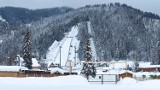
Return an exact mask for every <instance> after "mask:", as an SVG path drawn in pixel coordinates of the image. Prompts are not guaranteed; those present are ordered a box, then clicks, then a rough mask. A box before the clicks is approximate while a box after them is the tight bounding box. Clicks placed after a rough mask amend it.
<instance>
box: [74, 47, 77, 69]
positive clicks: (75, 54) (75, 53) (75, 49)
mask: <svg viewBox="0 0 160 90" xmlns="http://www.w3.org/2000/svg"><path fill="white" fill-rule="evenodd" d="M74 53H75V62H76V58H77V57H76V53H77V52H76V46H74ZM75 66H76V64H75Z"/></svg>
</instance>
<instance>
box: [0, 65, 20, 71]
mask: <svg viewBox="0 0 160 90" xmlns="http://www.w3.org/2000/svg"><path fill="white" fill-rule="evenodd" d="M20 69H21V67H20V66H0V71H6V72H19V70H20Z"/></svg>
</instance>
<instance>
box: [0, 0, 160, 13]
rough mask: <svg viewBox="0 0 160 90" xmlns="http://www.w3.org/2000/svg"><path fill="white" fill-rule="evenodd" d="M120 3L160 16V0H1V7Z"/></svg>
mask: <svg viewBox="0 0 160 90" xmlns="http://www.w3.org/2000/svg"><path fill="white" fill-rule="evenodd" d="M111 2H112V3H114V2H120V3H125V4H127V5H130V6H132V7H134V8H138V9H141V10H143V11H148V12H153V13H156V14H159V15H160V0H0V7H3V6H15V7H24V8H29V9H39V8H51V7H60V6H69V7H73V8H78V7H82V6H85V5H89V4H90V5H93V4H102V3H106V4H108V3H111Z"/></svg>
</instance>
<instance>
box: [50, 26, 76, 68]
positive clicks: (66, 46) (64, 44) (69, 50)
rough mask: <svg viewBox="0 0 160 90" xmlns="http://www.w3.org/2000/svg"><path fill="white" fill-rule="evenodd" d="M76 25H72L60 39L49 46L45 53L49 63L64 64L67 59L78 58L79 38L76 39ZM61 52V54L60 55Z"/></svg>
mask: <svg viewBox="0 0 160 90" xmlns="http://www.w3.org/2000/svg"><path fill="white" fill-rule="evenodd" d="M77 34H78V25H77V26H73V27H72V29H71V31H70V32H69V33H67V34H66V36H65V37H64V38H63V39H62V40H61V41H60V42H57V41H55V42H54V43H53V44H52V45H51V46H50V48H49V51H48V53H47V60H49V64H50V63H52V62H53V63H56V64H60V58H61V66H66V63H67V61H68V60H72V61H75V60H78V57H77V53H75V52H76V51H77V50H78V48H79V40H78V39H77ZM60 54H61V55H60Z"/></svg>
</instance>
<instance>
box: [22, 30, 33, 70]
mask: <svg viewBox="0 0 160 90" xmlns="http://www.w3.org/2000/svg"><path fill="white" fill-rule="evenodd" d="M23 59H24V62H25V67H27V68H28V69H32V57H31V41H30V32H29V30H27V32H26V33H25V36H24V45H23Z"/></svg>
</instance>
